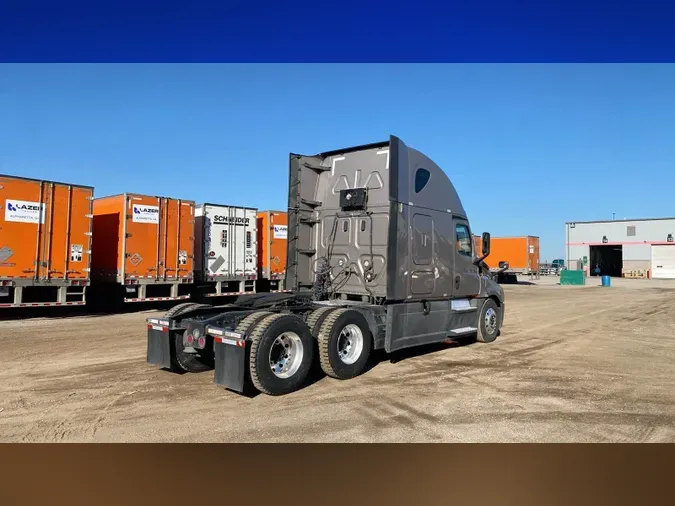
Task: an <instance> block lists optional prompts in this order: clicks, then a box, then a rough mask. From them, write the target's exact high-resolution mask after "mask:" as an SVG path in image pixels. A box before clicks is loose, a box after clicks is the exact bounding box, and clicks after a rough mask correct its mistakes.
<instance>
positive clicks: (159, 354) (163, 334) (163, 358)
mask: <svg viewBox="0 0 675 506" xmlns="http://www.w3.org/2000/svg"><path fill="white" fill-rule="evenodd" d="M170 335H171V334H170V332H169V329H168V328H167V327H165V326H163V325H161V324H159V323H155V322H150V321H148V353H147V362H148V364H152V365H159V366H161V367H163V368H166V369H170V368H171V340H170Z"/></svg>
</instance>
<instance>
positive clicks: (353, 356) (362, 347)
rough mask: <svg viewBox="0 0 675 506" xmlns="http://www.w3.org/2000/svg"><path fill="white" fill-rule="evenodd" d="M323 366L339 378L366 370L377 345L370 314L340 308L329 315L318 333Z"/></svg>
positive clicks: (329, 374) (352, 375) (333, 376)
mask: <svg viewBox="0 0 675 506" xmlns="http://www.w3.org/2000/svg"><path fill="white" fill-rule="evenodd" d="M317 339H318V341H319V357H320V360H321V369H323V372H325V373H326V375H328V376H330V377H331V378H336V379H349V378H353V377H355V376H358V375H359V374H361V373H362V372H363V370H364V369H365V367H366V363H367V362H368V358H369V357H370V352H371V350H372V348H373V335H372V333H371V332H370V327H369V326H368V322H367V321H366V318H365V317H364V316H363V314H361V313H360V312H359V311H356V310H354V309H338V310H336V311H333V312H332V313H330V314H329V315H328V317H327V318H326V319H325V320H324V322H323V324H322V325H321V330H320V331H319V334H318V336H317Z"/></svg>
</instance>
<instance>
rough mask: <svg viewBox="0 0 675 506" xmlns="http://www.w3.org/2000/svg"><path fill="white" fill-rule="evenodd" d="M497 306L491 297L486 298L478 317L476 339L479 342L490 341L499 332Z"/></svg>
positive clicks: (495, 337)
mask: <svg viewBox="0 0 675 506" xmlns="http://www.w3.org/2000/svg"><path fill="white" fill-rule="evenodd" d="M499 311H500V309H499V306H498V305H497V303H496V302H495V301H494V300H492V299H486V300H485V302H484V303H483V307H482V308H481V310H480V316H479V317H478V333H477V335H476V339H477V340H478V341H480V342H481V343H491V342H492V341H494V340H495V339H497V334H498V333H499V321H500V315H499Z"/></svg>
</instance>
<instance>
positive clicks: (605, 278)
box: [602, 276, 612, 286]
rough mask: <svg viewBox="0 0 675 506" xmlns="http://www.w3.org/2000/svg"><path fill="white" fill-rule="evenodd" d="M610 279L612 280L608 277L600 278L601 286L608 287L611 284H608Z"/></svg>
mask: <svg viewBox="0 0 675 506" xmlns="http://www.w3.org/2000/svg"><path fill="white" fill-rule="evenodd" d="M611 279H612V278H610V277H609V276H603V277H602V286H609V285H610V284H611V283H610V280H611Z"/></svg>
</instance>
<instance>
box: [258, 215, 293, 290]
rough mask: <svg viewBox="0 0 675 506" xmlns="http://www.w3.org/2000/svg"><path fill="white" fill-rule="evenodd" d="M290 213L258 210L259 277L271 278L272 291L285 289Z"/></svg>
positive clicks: (263, 278)
mask: <svg viewBox="0 0 675 506" xmlns="http://www.w3.org/2000/svg"><path fill="white" fill-rule="evenodd" d="M287 245H288V214H287V213H286V212H283V211H259V212H258V277H259V279H262V280H269V283H270V291H271V292H275V291H284V282H285V279H286V248H287Z"/></svg>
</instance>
